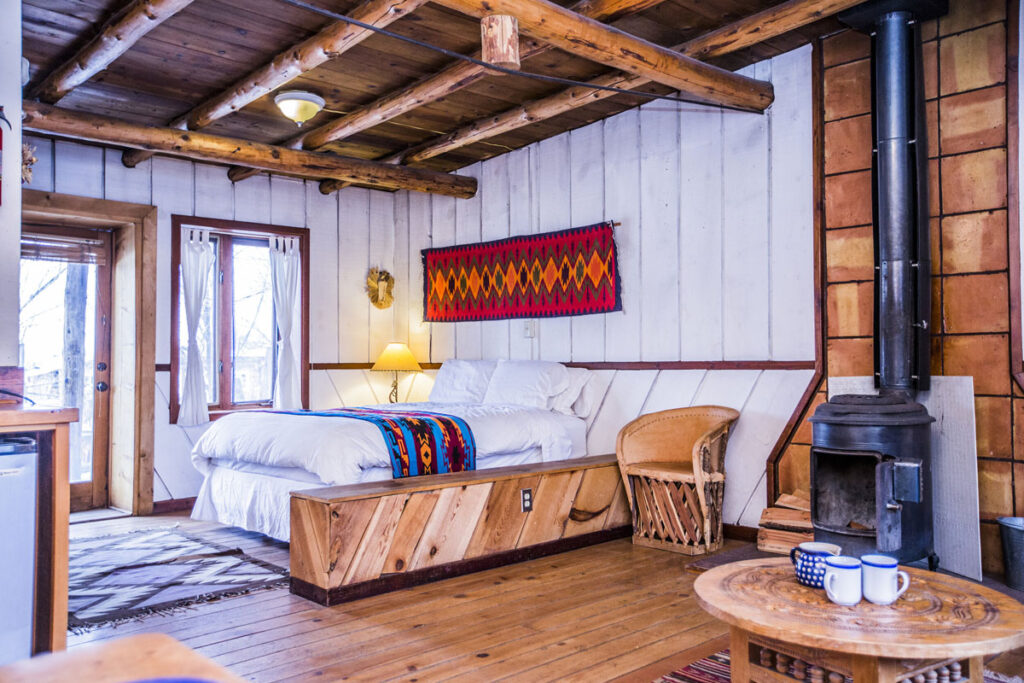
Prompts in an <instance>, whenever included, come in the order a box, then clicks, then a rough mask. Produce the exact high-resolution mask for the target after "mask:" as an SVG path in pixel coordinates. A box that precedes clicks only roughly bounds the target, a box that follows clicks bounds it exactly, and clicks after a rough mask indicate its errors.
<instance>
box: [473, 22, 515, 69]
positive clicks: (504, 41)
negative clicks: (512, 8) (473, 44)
mask: <svg viewBox="0 0 1024 683" xmlns="http://www.w3.org/2000/svg"><path fill="white" fill-rule="evenodd" d="M480 53H481V55H483V60H484V61H485V62H487V63H488V64H494V65H495V66H502V67H505V68H507V69H518V68H519V62H520V59H519V27H518V26H517V25H516V18H515V17H510V16H508V15H507V14H492V15H491V16H489V17H484V18H483V19H481V20H480Z"/></svg>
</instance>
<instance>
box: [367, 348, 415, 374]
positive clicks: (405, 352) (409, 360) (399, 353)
mask: <svg viewBox="0 0 1024 683" xmlns="http://www.w3.org/2000/svg"><path fill="white" fill-rule="evenodd" d="M370 369H371V370H391V371H394V372H419V371H420V370H422V369H423V368H421V367H420V364H419V363H417V362H416V357H415V356H413V355H412V351H410V350H409V347H408V346H407V345H405V344H403V343H401V342H391V343H390V344H388V345H387V346H386V347H384V350H383V351H382V352H381V354H380V356H378V357H377V362H376V363H374V364H373V367H372V368H370Z"/></svg>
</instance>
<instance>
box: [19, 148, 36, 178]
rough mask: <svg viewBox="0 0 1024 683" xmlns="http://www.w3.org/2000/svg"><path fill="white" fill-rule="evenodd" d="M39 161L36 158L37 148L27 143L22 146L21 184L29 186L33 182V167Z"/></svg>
mask: <svg viewBox="0 0 1024 683" xmlns="http://www.w3.org/2000/svg"><path fill="white" fill-rule="evenodd" d="M37 161H39V159H37V158H36V148H35V147H30V146H29V145H28V144H27V143H22V145H21V184H22V185H27V184H28V183H31V182H32V167H33V166H35V163H36V162H37Z"/></svg>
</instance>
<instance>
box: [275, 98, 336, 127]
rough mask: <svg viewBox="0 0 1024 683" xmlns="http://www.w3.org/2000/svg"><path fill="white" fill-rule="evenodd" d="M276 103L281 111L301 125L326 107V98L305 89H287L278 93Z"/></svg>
mask: <svg viewBox="0 0 1024 683" xmlns="http://www.w3.org/2000/svg"><path fill="white" fill-rule="evenodd" d="M274 104H276V105H277V108H278V109H280V110H281V113H282V114H284V115H285V116H287V117H288V118H290V119H291V120H292V121H294V122H295V123H297V124H299V125H300V126H301V125H302V124H303V123H305V122H306V121H309V120H310V119H311V118H313V117H314V116H316V115H317V114H318V113H320V110H321V109H323V108H324V104H326V103H325V102H324V98H322V97H320V96H319V95H314V94H313V93H311V92H305V91H304V90H286V91H285V92H282V93H278V95H277V97H275V98H274Z"/></svg>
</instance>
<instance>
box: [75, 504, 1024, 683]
mask: <svg viewBox="0 0 1024 683" xmlns="http://www.w3.org/2000/svg"><path fill="white" fill-rule="evenodd" d="M174 524H178V525H180V526H181V528H182V529H184V530H186V531H190V532H192V533H197V534H201V535H202V536H203V537H204V538H208V539H209V540H211V541H214V542H217V543H220V544H222V545H225V546H228V547H237V548H241V549H242V550H243V551H244V552H246V553H248V554H249V555H251V556H253V557H256V558H259V559H261V560H264V561H267V562H270V563H273V564H276V565H279V566H282V567H287V566H288V546H287V544H284V543H279V542H277V541H273V540H271V539H269V538H267V537H265V536H262V535H260V534H254V533H249V532H246V531H242V530H240V529H235V528H231V527H225V526H221V525H217V524H212V523H206V522H194V521H192V520H190V519H188V517H187V516H186V515H185V514H184V513H176V514H171V515H158V516H153V517H142V518H122V519H111V520H103V521H98V522H90V523H83V524H75V525H73V526H72V527H71V536H72V538H76V537H88V536H95V535H107V534H111V533H119V532H122V531H129V530H133V529H142V528H150V527H161V526H170V525H174ZM737 545H739V543H738V542H736V541H728V542H727V543H726V548H725V549H729V548H732V547H735V546H737ZM695 559H700V558H691V557H687V556H682V555H676V554H674V553H668V552H663V551H659V550H651V549H646V548H640V547H634V546H633V545H632V544H631V543H630V542H629V540H621V541H613V542H611V543H604V544H602V545H598V546H592V547H589V548H583V549H581V550H576V551H573V552H569V553H563V554H561V555H555V556H552V557H548V558H543V559H539V560H534V561H532V562H524V563H521V564H517V565H511V566H508V567H502V568H499V569H493V570H490V571H487V572H481V573H478V574H470V575H468V576H462V577H458V578H455V579H449V580H447V581H442V582H438V583H432V584H427V585H424V586H419V587H416V588H411V589H408V590H403V591H398V592H395V593H389V594H385V595H378V596H375V597H372V598H367V599H364V600H359V601H355V602H350V603H346V604H344V605H337V606H335V607H329V608H328V607H321V606H320V605H317V604H316V603H312V602H309V601H307V600H304V599H302V598H299V597H296V596H294V595H291V594H290V593H289V592H288V590H287V588H277V589H273V590H266V591H260V592H256V593H252V594H249V595H245V596H241V597H236V598H230V599H226V600H220V601H215V602H210V603H206V604H202V605H198V606H195V607H193V608H189V609H187V610H183V611H181V612H177V613H174V614H170V615H152V616H149V617H146V618H145V619H142V620H139V621H136V622H131V623H127V624H122V625H121V626H118V627H115V628H104V629H98V630H95V631H91V632H89V633H86V634H81V635H71V636H69V643H68V645H69V647H72V648H73V647H79V646H81V645H83V644H85V643H92V642H97V641H102V640H107V639H110V638H117V637H120V636H125V635H129V634H132V633H142V632H160V633H168V634H170V635H172V636H174V637H176V638H178V639H179V640H181V641H182V642H184V643H185V644H186V645H188V646H190V647H192V648H194V649H195V650H197V651H198V652H201V653H203V654H204V655H206V656H208V657H210V658H211V659H213V660H214V661H217V662H219V663H221V664H223V665H224V666H226V667H228V668H229V669H231V670H232V671H234V672H235V673H237V674H238V675H240V676H242V677H244V678H247V679H249V680H253V681H309V680H319V681H336V680H349V681H409V682H424V681H442V680H453V681H496V680H510V681H530V682H534V681H555V680H557V681H586V682H588V683H589V682H592V681H608V680H618V681H629V682H630V683H632V682H634V681H636V682H638V683H639V682H644V683H649V682H650V681H652V680H654V679H655V678H657V677H659V676H661V675H663V674H666V673H669V672H671V671H673V670H674V669H677V668H679V667H681V666H683V665H685V664H687V663H689V662H692V661H695V660H697V659H700V658H701V657H704V656H706V655H708V654H711V653H712V652H717V651H718V650H720V649H723V648H725V647H728V639H727V637H726V632H727V629H726V627H725V625H724V624H722V623H721V622H718V621H717V620H715V619H712V618H711V617H709V616H708V615H707V614H705V613H704V612H703V611H702V610H701V609H700V608H699V607H698V606H697V603H696V600H695V599H694V597H693V591H692V589H693V581H694V578H695V577H696V574H694V573H693V572H689V571H687V570H686V565H687V564H688V563H689V562H691V561H693V560H695ZM987 666H988V667H989V668H991V669H993V670H996V671H1000V672H1002V673H1006V674H1011V675H1022V674H1024V650H1021V651H1018V652H1015V653H1007V654H1005V655H1003V656H1001V657H999V658H997V659H995V660H993V661H990V662H988V664H987Z"/></svg>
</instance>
